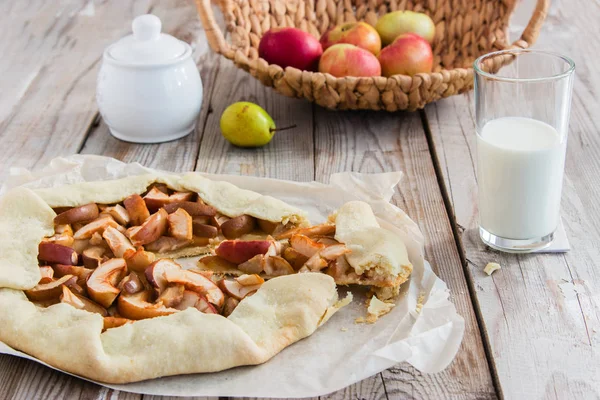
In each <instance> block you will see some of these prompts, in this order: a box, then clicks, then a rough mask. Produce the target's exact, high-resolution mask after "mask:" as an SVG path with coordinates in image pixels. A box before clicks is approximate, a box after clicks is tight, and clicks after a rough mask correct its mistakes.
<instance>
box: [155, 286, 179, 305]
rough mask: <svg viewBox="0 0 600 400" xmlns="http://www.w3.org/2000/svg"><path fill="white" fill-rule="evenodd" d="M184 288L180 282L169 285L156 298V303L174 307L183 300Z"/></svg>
mask: <svg viewBox="0 0 600 400" xmlns="http://www.w3.org/2000/svg"><path fill="white" fill-rule="evenodd" d="M184 290H185V288H184V286H183V285H181V284H175V285H169V286H167V287H166V288H165V290H163V292H162V293H161V294H160V295H159V296H158V298H157V299H156V303H162V304H163V305H164V306H165V307H175V306H177V304H179V303H181V300H183V292H184Z"/></svg>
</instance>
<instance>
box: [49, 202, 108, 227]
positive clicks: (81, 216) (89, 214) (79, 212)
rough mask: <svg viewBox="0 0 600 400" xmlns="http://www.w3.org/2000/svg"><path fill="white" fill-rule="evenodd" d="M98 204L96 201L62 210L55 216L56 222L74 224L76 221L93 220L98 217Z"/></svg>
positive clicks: (58, 223)
mask: <svg viewBox="0 0 600 400" xmlns="http://www.w3.org/2000/svg"><path fill="white" fill-rule="evenodd" d="M98 213H99V211H98V206H97V205H96V204H94V203H90V204H86V205H84V206H80V207H74V208H71V209H70V210H67V211H64V212H61V213H60V214H58V215H57V216H56V217H54V224H56V225H60V224H72V223H74V222H83V221H91V220H93V219H96V218H98Z"/></svg>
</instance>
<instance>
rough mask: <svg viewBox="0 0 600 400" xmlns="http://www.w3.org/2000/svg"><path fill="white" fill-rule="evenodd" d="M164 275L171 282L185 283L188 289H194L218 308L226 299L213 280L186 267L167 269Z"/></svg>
mask: <svg viewBox="0 0 600 400" xmlns="http://www.w3.org/2000/svg"><path fill="white" fill-rule="evenodd" d="M164 277H165V279H166V281H167V282H169V283H179V284H183V285H184V286H185V288H186V289H187V290H193V291H194V292H197V293H199V294H201V295H203V296H206V298H207V299H208V301H209V302H210V303H212V304H214V305H216V306H217V307H218V308H221V306H222V305H223V302H224V301H225V296H223V292H221V290H220V289H219V288H218V287H217V285H215V283H214V282H213V281H211V280H210V279H208V278H206V277H205V276H203V275H200V274H198V273H195V272H193V271H189V270H184V269H179V270H177V269H174V268H173V269H167V270H165V272H164Z"/></svg>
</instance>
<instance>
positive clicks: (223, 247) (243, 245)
mask: <svg viewBox="0 0 600 400" xmlns="http://www.w3.org/2000/svg"><path fill="white" fill-rule="evenodd" d="M270 246H271V241H270V240H248V241H243V240H226V241H224V242H221V244H219V247H217V248H216V250H215V252H216V253H217V255H218V256H219V257H222V258H224V259H225V260H227V261H229V262H232V263H234V264H241V263H243V262H246V261H248V260H249V259H251V258H252V257H254V256H256V255H257V254H265V253H266V252H267V251H268V250H269V247H270Z"/></svg>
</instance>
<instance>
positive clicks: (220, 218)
mask: <svg viewBox="0 0 600 400" xmlns="http://www.w3.org/2000/svg"><path fill="white" fill-rule="evenodd" d="M230 219H231V218H229V217H228V216H226V215H223V214H218V213H217V214H215V215H214V216H213V217H212V219H211V220H210V223H211V225H213V226H216V227H217V228H218V229H221V225H223V224H224V223H225V222H227V221H229V220H230Z"/></svg>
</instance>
